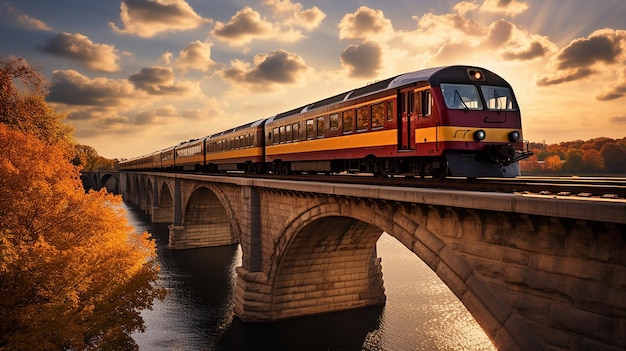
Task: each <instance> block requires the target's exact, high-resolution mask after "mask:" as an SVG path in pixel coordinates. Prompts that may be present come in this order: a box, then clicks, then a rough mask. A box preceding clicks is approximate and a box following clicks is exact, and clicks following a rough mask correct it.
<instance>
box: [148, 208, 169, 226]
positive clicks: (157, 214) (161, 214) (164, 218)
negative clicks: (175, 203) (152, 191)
mask: <svg viewBox="0 0 626 351" xmlns="http://www.w3.org/2000/svg"><path fill="white" fill-rule="evenodd" d="M151 218H152V223H172V218H174V209H173V208H171V207H170V208H163V207H152V217H151Z"/></svg>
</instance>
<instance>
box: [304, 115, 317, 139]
mask: <svg viewBox="0 0 626 351" xmlns="http://www.w3.org/2000/svg"><path fill="white" fill-rule="evenodd" d="M314 136H315V126H314V125H313V120H312V119H307V120H306V138H307V139H313V137H314Z"/></svg>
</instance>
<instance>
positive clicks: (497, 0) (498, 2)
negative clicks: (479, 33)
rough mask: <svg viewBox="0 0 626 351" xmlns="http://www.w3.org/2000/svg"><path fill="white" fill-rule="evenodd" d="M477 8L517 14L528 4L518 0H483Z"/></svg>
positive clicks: (485, 10) (524, 9) (511, 14)
mask: <svg viewBox="0 0 626 351" xmlns="http://www.w3.org/2000/svg"><path fill="white" fill-rule="evenodd" d="M479 9H480V11H484V12H493V13H498V14H502V15H506V16H517V15H519V14H520V13H522V12H524V11H526V10H527V9H528V4H527V3H526V2H525V1H518V0H485V1H484V2H483V4H482V5H481V6H480V8H479Z"/></svg>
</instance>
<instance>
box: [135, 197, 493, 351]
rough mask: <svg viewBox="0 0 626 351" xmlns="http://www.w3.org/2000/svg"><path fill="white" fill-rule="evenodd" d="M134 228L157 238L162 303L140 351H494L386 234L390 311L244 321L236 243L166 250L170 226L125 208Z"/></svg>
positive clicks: (381, 245) (431, 276)
mask: <svg viewBox="0 0 626 351" xmlns="http://www.w3.org/2000/svg"><path fill="white" fill-rule="evenodd" d="M128 215H129V218H130V220H131V223H132V224H133V225H135V227H137V230H148V231H150V232H151V233H152V234H153V236H154V237H155V238H156V240H157V250H158V254H159V262H160V264H161V279H162V281H163V283H164V284H165V285H166V286H167V287H168V288H169V289H170V293H169V295H168V296H167V298H166V299H165V300H164V301H157V302H156V303H155V305H154V309H153V310H150V311H145V312H144V313H143V314H142V316H143V317H144V320H145V321H146V327H147V330H146V332H145V333H137V334H135V335H133V337H134V338H135V340H136V341H137V343H138V344H139V346H140V350H142V351H143V350H223V351H248V350H305V351H306V350H311V351H314V350H315V351H317V350H324V351H325V350H367V351H379V350H400V351H402V350H407V351H408V350H472V351H474V350H477V351H478V350H495V348H494V347H493V345H492V344H491V342H490V341H489V339H488V338H487V336H486V335H485V333H484V332H483V331H482V329H481V328H480V327H479V326H478V324H477V323H476V321H475V320H474V319H473V318H472V316H471V315H470V314H469V312H467V310H466V309H465V307H464V306H463V305H462V304H461V303H460V301H459V300H458V299H457V298H456V296H454V294H452V292H451V291H450V290H449V289H448V288H447V287H446V286H445V285H444V284H443V283H442V282H441V280H439V278H438V277H437V276H436V275H435V273H433V272H432V270H431V269H430V268H429V267H428V266H426V265H425V264H424V263H423V262H422V261H421V260H420V259H419V258H417V257H416V256H415V255H414V254H413V253H412V252H410V251H409V250H407V249H406V248H405V247H404V246H402V245H401V244H400V243H399V242H398V241H397V240H396V239H394V238H393V237H391V236H389V235H387V234H385V235H383V236H382V237H381V238H380V240H379V242H378V244H377V250H378V255H379V256H380V257H382V265H383V278H384V281H385V294H386V296H387V303H386V305H385V306H379V307H371V308H363V309H358V310H354V311H346V312H340V313H332V314H325V315H319V316H312V317H306V318H298V319H291V320H286V321H280V322H275V323H243V322H241V321H240V320H239V319H237V318H234V317H233V315H232V310H233V308H232V307H233V297H232V296H233V288H234V282H235V273H234V268H235V267H236V266H238V265H240V264H241V250H239V248H238V246H237V245H231V246H224V247H217V248H201V249H191V250H174V251H171V250H169V249H168V248H167V240H168V239H167V236H168V229H167V225H161V224H149V221H148V220H147V218H146V217H145V216H144V215H143V214H142V213H141V212H139V211H137V210H134V209H128Z"/></svg>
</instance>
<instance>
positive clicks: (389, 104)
mask: <svg viewBox="0 0 626 351" xmlns="http://www.w3.org/2000/svg"><path fill="white" fill-rule="evenodd" d="M392 121H393V101H392V100H389V101H387V122H392Z"/></svg>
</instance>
